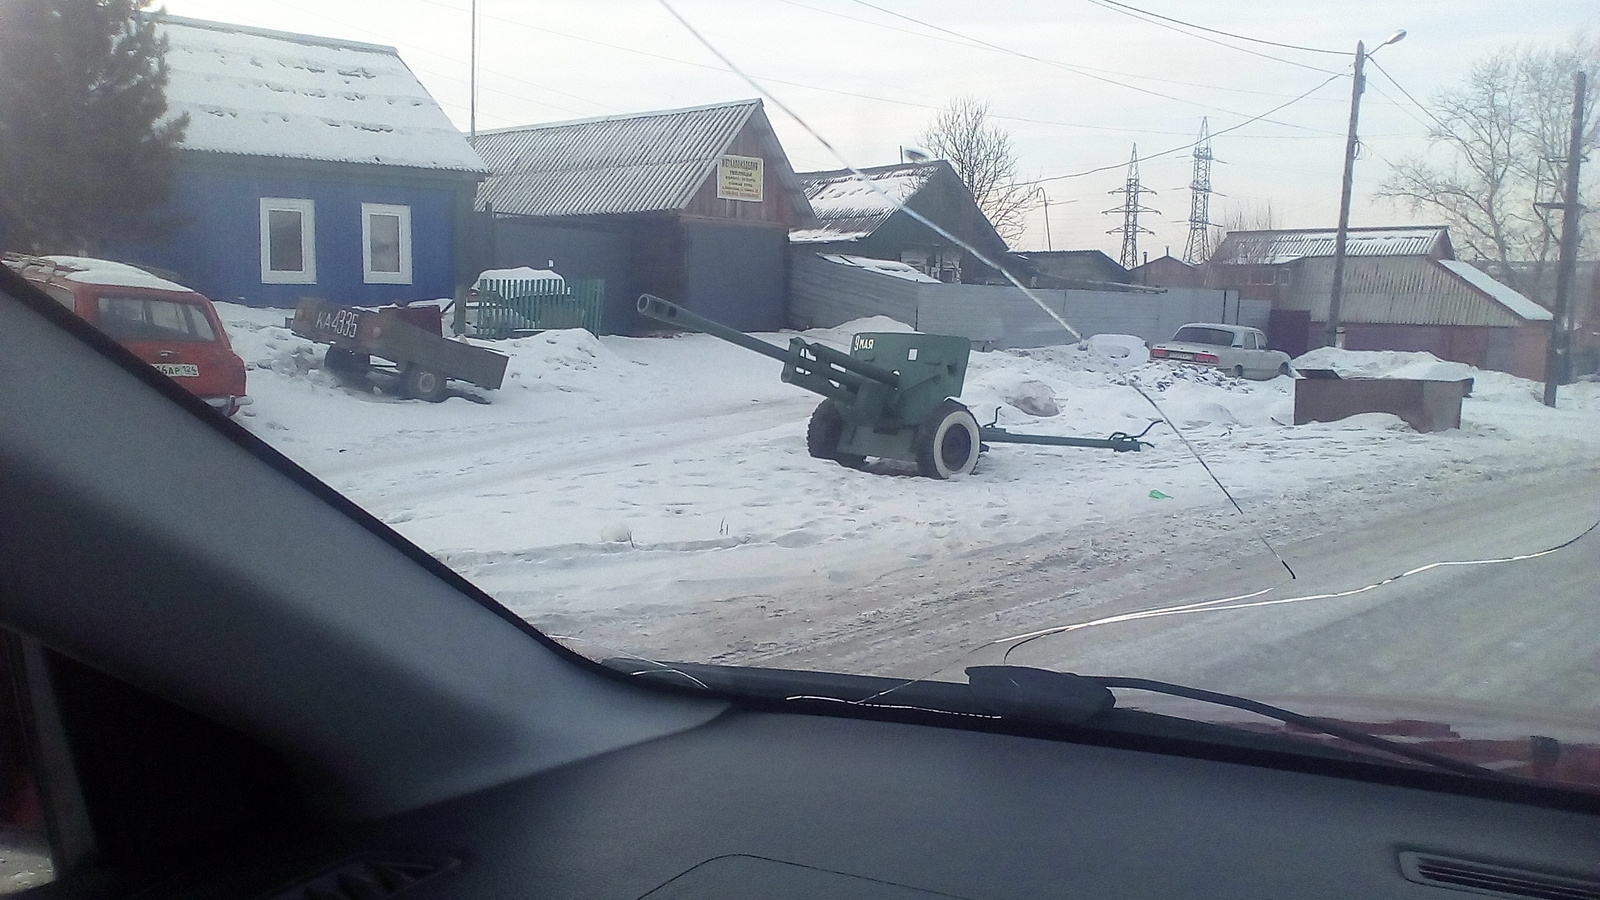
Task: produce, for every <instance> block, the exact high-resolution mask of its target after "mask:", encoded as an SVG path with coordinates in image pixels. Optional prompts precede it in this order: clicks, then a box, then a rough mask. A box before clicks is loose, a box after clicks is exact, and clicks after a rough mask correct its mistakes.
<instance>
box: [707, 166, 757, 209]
mask: <svg viewBox="0 0 1600 900" xmlns="http://www.w3.org/2000/svg"><path fill="white" fill-rule="evenodd" d="M762 165H763V163H762V160H761V158H760V157H758V156H724V157H722V159H721V160H719V161H718V162H717V199H718V200H747V201H750V202H752V203H760V202H761V200H762V190H761V188H762V185H763V184H764V183H765V179H764V178H763V177H762Z"/></svg>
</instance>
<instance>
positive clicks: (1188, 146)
mask: <svg viewBox="0 0 1600 900" xmlns="http://www.w3.org/2000/svg"><path fill="white" fill-rule="evenodd" d="M1343 77H1345V76H1344V75H1343V74H1342V73H1341V74H1334V75H1331V76H1329V77H1328V79H1327V80H1326V81H1323V82H1322V83H1321V84H1319V85H1317V86H1316V87H1314V88H1312V89H1311V90H1309V91H1306V92H1305V93H1303V94H1301V95H1300V96H1298V97H1295V98H1294V99H1292V100H1288V101H1285V102H1283V103H1280V104H1278V105H1277V106H1274V107H1273V108H1271V109H1269V110H1267V111H1266V112H1264V113H1262V114H1261V115H1259V116H1252V117H1250V118H1248V119H1246V120H1244V121H1243V122H1240V123H1239V124H1237V125H1230V126H1228V127H1227V128H1223V129H1220V130H1218V131H1213V132H1211V134H1210V135H1209V136H1210V137H1213V138H1214V137H1217V136H1218V135H1222V134H1227V133H1229V132H1230V131H1238V130H1239V129H1241V128H1243V127H1245V126H1246V125H1251V124H1254V123H1255V122H1259V121H1261V120H1263V119H1265V118H1266V117H1267V116H1270V115H1272V114H1273V113H1275V112H1277V111H1278V110H1280V109H1283V108H1284V107H1286V106H1289V105H1290V104H1293V103H1298V102H1300V101H1301V100H1304V99H1306V98H1307V97H1309V96H1311V95H1312V94H1315V93H1316V92H1317V91H1320V90H1322V89H1323V88H1325V87H1327V86H1328V85H1330V84H1332V83H1333V82H1334V81H1336V80H1337V79H1340V78H1343ZM1199 145H1200V141H1190V142H1188V143H1187V144H1183V145H1182V146H1179V147H1172V148H1170V149H1167V150H1162V151H1160V152H1159V153H1151V154H1147V155H1145V156H1141V157H1138V158H1137V159H1138V161H1139V162H1143V161H1145V160H1147V159H1159V158H1160V157H1163V156H1171V155H1172V154H1174V153H1182V152H1183V151H1185V150H1193V149H1194V148H1195V147H1197V146H1199ZM1127 165H1128V164H1127V163H1126V162H1120V163H1115V164H1112V165H1105V166H1097V167H1096V168H1093V169H1085V170H1084V171H1082V172H1072V173H1070V174H1067V175H1051V176H1049V177H1048V178H1036V179H1034V180H1033V181H1025V182H1022V183H1023V184H1044V183H1045V182H1047V181H1062V180H1064V179H1067V178H1082V177H1084V176H1085V175H1094V174H1097V173H1100V172H1109V171H1111V170H1112V169H1121V168H1123V167H1125V166H1127Z"/></svg>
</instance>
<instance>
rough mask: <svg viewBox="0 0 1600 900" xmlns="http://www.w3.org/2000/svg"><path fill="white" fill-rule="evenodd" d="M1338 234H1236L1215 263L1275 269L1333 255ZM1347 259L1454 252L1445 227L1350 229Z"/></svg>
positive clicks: (1309, 231) (1320, 230) (1327, 231)
mask: <svg viewBox="0 0 1600 900" xmlns="http://www.w3.org/2000/svg"><path fill="white" fill-rule="evenodd" d="M1337 239H1338V232H1337V230H1335V229H1332V228H1286V229H1273V230H1270V231H1234V232H1230V233H1229V234H1228V235H1227V236H1226V237H1224V238H1223V239H1222V243H1221V244H1219V245H1218V246H1217V252H1216V253H1215V254H1214V255H1213V256H1212V261H1213V262H1219V263H1225V264H1247V265H1261V266H1276V265H1282V264H1284V263H1288V262H1294V261H1295V260H1297V259H1305V258H1307V257H1314V256H1332V255H1333V250H1334V244H1335V243H1336V242H1337ZM1345 255H1346V256H1434V255H1438V256H1442V257H1446V258H1448V257H1451V256H1454V255H1455V252H1454V251H1453V250H1452V249H1451V246H1450V231H1449V229H1447V228H1446V227H1445V226H1443V225H1424V226H1409V225H1406V226H1382V227H1375V228H1351V229H1348V230H1347V232H1346V235H1345Z"/></svg>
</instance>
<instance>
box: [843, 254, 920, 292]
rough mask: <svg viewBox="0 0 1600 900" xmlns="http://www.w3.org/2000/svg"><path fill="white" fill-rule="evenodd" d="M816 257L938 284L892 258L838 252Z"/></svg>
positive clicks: (893, 275) (906, 278)
mask: <svg viewBox="0 0 1600 900" xmlns="http://www.w3.org/2000/svg"><path fill="white" fill-rule="evenodd" d="M817 258H818V259H825V260H827V261H828V262H831V263H834V264H835V265H841V266H855V267H856V268H858V269H869V270H871V271H873V272H878V273H880V274H883V275H888V276H891V277H893V278H902V279H904V280H906V281H920V282H923V283H924V284H938V283H939V279H937V278H932V277H930V276H928V275H927V274H925V273H924V272H922V271H920V270H919V269H917V268H915V267H913V266H911V265H908V264H906V263H903V262H896V261H895V260H892V259H872V258H871V257H866V256H845V255H843V254H839V253H818V254H817Z"/></svg>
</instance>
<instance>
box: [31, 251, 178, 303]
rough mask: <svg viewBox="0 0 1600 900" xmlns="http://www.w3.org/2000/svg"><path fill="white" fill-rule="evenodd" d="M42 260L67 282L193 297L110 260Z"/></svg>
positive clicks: (47, 257) (144, 273)
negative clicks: (181, 294)
mask: <svg viewBox="0 0 1600 900" xmlns="http://www.w3.org/2000/svg"><path fill="white" fill-rule="evenodd" d="M39 258H40V259H42V260H44V261H45V262H48V263H51V264H53V265H54V266H55V267H56V271H57V272H58V273H59V274H60V275H61V277H63V278H65V279H67V280H68V281H80V282H83V283H84V284H104V285H113V286H116V287H139V288H152V289H154V290H158V291H183V292H184V293H186V294H192V293H194V290H193V289H192V288H187V287H184V286H183V285H181V284H178V283H176V282H172V281H168V280H167V279H165V278H161V277H158V276H156V275H152V274H150V273H149V272H146V271H145V270H143V269H141V268H138V267H137V266H130V265H128V264H127V263H119V262H112V261H111V260H109V259H94V258H91V257H88V256H41V257H39Z"/></svg>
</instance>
